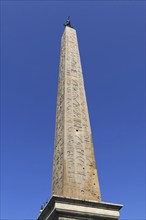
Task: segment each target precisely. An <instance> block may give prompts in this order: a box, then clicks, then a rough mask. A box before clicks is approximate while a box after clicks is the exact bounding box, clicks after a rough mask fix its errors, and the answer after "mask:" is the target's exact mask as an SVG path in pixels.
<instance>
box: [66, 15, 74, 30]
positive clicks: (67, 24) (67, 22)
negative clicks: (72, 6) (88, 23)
mask: <svg viewBox="0 0 146 220" xmlns="http://www.w3.org/2000/svg"><path fill="white" fill-rule="evenodd" d="M69 18H70V16H68V17H67V19H66V21H65V23H64V26H68V27H71V28H73V27H72V26H71V22H70V19H69Z"/></svg>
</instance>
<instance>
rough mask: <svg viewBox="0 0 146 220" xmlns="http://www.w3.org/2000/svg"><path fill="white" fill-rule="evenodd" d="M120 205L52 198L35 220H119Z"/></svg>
mask: <svg viewBox="0 0 146 220" xmlns="http://www.w3.org/2000/svg"><path fill="white" fill-rule="evenodd" d="M121 208H122V205H119V204H112V203H105V202H97V201H85V200H79V199H72V198H66V197H59V196H53V197H52V198H51V199H50V201H49V203H47V204H46V206H45V207H44V209H43V210H42V212H41V213H40V215H39V217H38V219H37V220H71V219H72V220H75V219H82V220H85V219H88V220H92V219H96V220H116V219H119V216H120V214H119V210H120V209H121Z"/></svg>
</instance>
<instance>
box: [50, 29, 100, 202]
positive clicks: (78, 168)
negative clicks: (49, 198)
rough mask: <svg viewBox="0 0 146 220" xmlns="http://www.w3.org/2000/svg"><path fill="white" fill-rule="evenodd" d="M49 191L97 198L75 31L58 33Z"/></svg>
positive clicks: (90, 139) (98, 197) (82, 197)
mask: <svg viewBox="0 0 146 220" xmlns="http://www.w3.org/2000/svg"><path fill="white" fill-rule="evenodd" d="M53 193H54V194H58V195H64V196H72V197H77V198H81V199H94V200H97V201H100V190H99V184H98V179H97V171H96V164H95V157H94V150H93V144H92V137H91V129H90V122H89V115H88V108H87V102H86V95H85V90H84V82H83V77H82V68H81V62H80V55H79V50H78V43H77V36H76V31H75V30H74V29H72V28H69V27H66V29H65V32H64V34H63V37H62V46H61V54H60V70H59V85H58V98H57V116H56V136H55V153H54V167H53Z"/></svg>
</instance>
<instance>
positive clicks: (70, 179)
mask: <svg viewBox="0 0 146 220" xmlns="http://www.w3.org/2000/svg"><path fill="white" fill-rule="evenodd" d="M121 207H122V205H118V204H111V203H104V202H102V201H101V195H100V187H99V181H98V173H97V169H96V162H95V156H94V148H93V142H92V134H91V127H90V121H89V114H88V107H87V101H86V94H85V88H84V81H83V75H82V67H81V62H80V54H79V48H78V42H77V35H76V31H75V29H74V28H72V27H71V24H70V21H69V19H68V20H67V21H66V23H65V30H64V33H63V36H62V40H61V51H60V67H59V81H58V97H57V114H56V134H55V146H54V164H53V179H52V198H51V199H50V201H49V202H48V203H47V204H46V206H45V207H44V208H43V210H42V212H41V213H40V215H39V217H38V220H50V219H51V220H54V219H59V220H69V219H90V220H91V219H97V220H100V219H109V220H113V219H118V218H119V210H120V208H121Z"/></svg>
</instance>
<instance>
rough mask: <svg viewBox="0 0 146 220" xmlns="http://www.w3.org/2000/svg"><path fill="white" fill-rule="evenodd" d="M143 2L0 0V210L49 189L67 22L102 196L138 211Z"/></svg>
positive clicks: (14, 212)
mask: <svg viewBox="0 0 146 220" xmlns="http://www.w3.org/2000/svg"><path fill="white" fill-rule="evenodd" d="M144 4H145V2H144V1H2V2H1V12H2V13H1V18H2V19H1V31H2V32H1V42H2V45H1V64H2V67H1V115H2V120H1V134H2V139H1V192H2V193H1V219H2V220H6V219H7V220H10V219H11V220H12V219H13V220H31V219H32V220H34V219H36V217H37V216H38V214H39V209H40V206H41V204H42V203H43V202H46V200H48V199H49V198H50V197H51V176H52V163H53V147H54V146H53V145H54V131H55V112H56V96H57V80H58V66H59V50H60V39H61V36H62V33H63V31H64V27H63V23H64V21H65V19H66V17H67V16H68V15H70V16H71V22H72V25H73V26H74V28H75V29H76V30H77V35H78V41H79V48H80V55H81V62H82V68H83V76H84V81H85V88H86V94H87V101H88V107H89V114H90V120H91V127H92V133H93V142H94V148H95V154H96V162H97V167H98V173H99V181H100V187H101V194H102V200H103V201H104V202H113V203H121V204H123V205H124V208H123V209H122V210H121V220H122V219H123V220H133V219H135V220H142V219H144V218H145V207H144V206H145V148H144V147H145V145H144V143H145V142H144V141H145V140H144V137H145V128H144V122H145V121H144V101H145V97H144V87H145V85H144V78H145V75H144V73H145V66H144V64H145V63H144V62H145V47H144V45H145V7H144Z"/></svg>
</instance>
